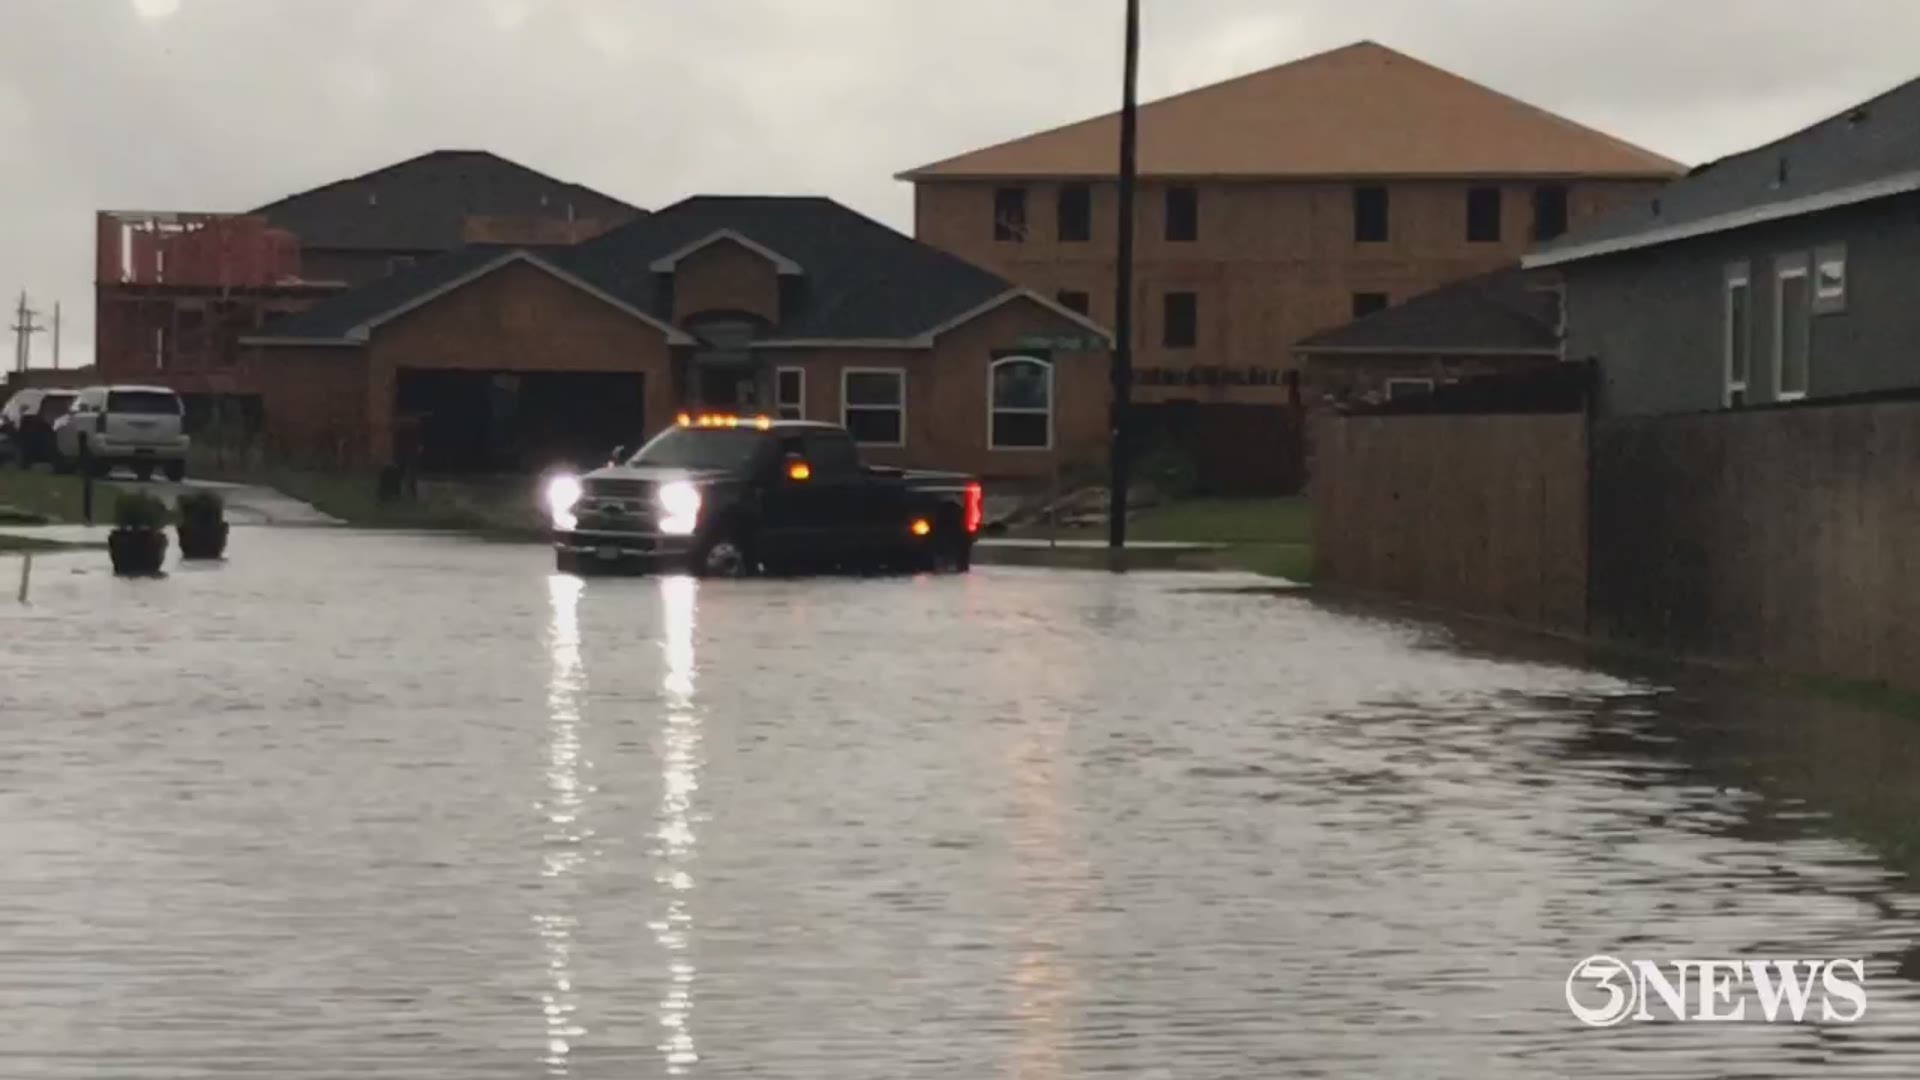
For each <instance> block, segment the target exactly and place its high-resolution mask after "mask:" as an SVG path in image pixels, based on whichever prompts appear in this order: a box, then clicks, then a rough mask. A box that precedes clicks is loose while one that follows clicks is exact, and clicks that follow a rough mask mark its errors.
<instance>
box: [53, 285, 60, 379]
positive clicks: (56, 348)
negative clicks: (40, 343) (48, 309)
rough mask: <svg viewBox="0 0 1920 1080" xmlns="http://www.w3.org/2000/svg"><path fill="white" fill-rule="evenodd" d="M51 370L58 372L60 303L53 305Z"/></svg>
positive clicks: (55, 302) (56, 302)
mask: <svg viewBox="0 0 1920 1080" xmlns="http://www.w3.org/2000/svg"><path fill="white" fill-rule="evenodd" d="M53 370H55V371H59V370H60V302H59V301H57V300H56V301H54V304H53Z"/></svg>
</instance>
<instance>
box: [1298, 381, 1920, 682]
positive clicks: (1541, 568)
mask: <svg viewBox="0 0 1920 1080" xmlns="http://www.w3.org/2000/svg"><path fill="white" fill-rule="evenodd" d="M1316 457H1317V461H1316V468H1315V474H1314V479H1313V500H1314V509H1315V516H1316V522H1315V562H1316V573H1317V575H1318V576H1319V578H1320V580H1322V581H1325V582H1327V583H1329V584H1333V585H1338V586H1344V587H1348V588H1352V589H1355V590H1358V591H1364V592H1372V593H1380V594H1385V595H1390V596H1394V597H1398V598H1400V599H1404V600H1409V601H1413V602H1415V603H1421V604H1429V605H1433V606H1436V607H1444V608H1449V609H1452V610H1456V611H1462V612H1468V613H1472V614H1479V615H1492V616H1498V617H1502V618H1507V619H1513V620H1517V621H1521V622H1526V623H1530V624H1533V625H1536V626H1542V627H1548V628H1552V629H1556V630H1572V631H1586V632H1591V633H1593V634H1594V635H1596V636H1600V637H1605V638H1610V639H1614V640H1617V641H1622V642H1629V643H1632V644H1634V645H1637V646H1640V647H1643V648H1649V649H1656V650H1659V651H1661V652H1664V653H1668V654H1671V655H1675V656H1685V657H1695V658H1706V659H1713V660H1724V661H1734V662H1741V663H1751V664H1760V665H1765V666H1767V667H1771V668H1776V669H1778V670H1782V671H1791V672H1799V673H1803V674H1811V675H1829V676H1838V677H1843V678H1855V679H1871V680H1884V681H1886V682H1888V683H1891V684H1894V685H1897V686H1904V687H1909V688H1914V689H1920V403H1916V402H1896V403H1873V404H1861V403H1850V404H1834V405H1824V406H1823V405H1817V404H1816V405H1803V406H1798V407H1792V408H1779V409H1756V410H1751V411H1741V412H1721V413H1706V414H1695V415H1687V416H1664V417H1619V418H1611V419H1605V420H1599V421H1596V422H1594V423H1593V424H1592V425H1591V429H1590V433H1589V426H1588V422H1587V420H1586V418H1585V417H1583V416H1581V415H1579V414H1567V415H1546V416H1487V415H1477V416H1476V415H1465V416H1379V417H1360V418H1356V417H1347V418H1337V419H1329V420H1326V421H1324V422H1323V423H1322V426H1321V427H1320V428H1319V429H1318V430H1317V432H1316ZM1589 540H1591V542H1590V543H1589Z"/></svg>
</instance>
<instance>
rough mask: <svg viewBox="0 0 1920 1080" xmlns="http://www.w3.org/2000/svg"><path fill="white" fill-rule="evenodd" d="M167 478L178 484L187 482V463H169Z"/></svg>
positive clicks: (182, 461)
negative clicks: (183, 481)
mask: <svg viewBox="0 0 1920 1080" xmlns="http://www.w3.org/2000/svg"><path fill="white" fill-rule="evenodd" d="M166 477H167V479H169V480H171V481H173V482H174V483H176V484H177V483H179V482H180V481H182V480H185V479H186V478H187V463H186V462H185V461H184V460H181V461H169V462H167V464H166Z"/></svg>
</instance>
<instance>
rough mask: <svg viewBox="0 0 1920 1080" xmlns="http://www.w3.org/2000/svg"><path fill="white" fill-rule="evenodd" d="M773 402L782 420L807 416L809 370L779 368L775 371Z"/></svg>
mask: <svg viewBox="0 0 1920 1080" xmlns="http://www.w3.org/2000/svg"><path fill="white" fill-rule="evenodd" d="M773 404H774V408H775V410H776V411H777V412H778V413H779V414H780V419H782V420H805V419H806V418H807V370H806V369H805V368H797V367H783V368H778V369H776V370H775V371H774V373H773Z"/></svg>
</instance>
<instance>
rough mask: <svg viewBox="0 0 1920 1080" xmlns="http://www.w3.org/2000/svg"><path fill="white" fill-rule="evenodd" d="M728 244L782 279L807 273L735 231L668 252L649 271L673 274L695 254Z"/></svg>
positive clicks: (710, 234) (768, 248)
mask: <svg viewBox="0 0 1920 1080" xmlns="http://www.w3.org/2000/svg"><path fill="white" fill-rule="evenodd" d="M728 243H730V244H737V245H739V246H740V247H743V248H746V249H747V250H748V251H751V252H753V253H754V254H755V255H758V256H760V257H761V258H763V259H765V260H767V261H768V262H770V263H772V264H773V269H774V272H775V273H778V274H779V275H781V276H782V277H795V276H798V275H800V274H804V273H806V270H805V269H803V268H802V267H801V266H800V264H799V263H797V262H794V261H793V260H792V259H789V258H787V257H786V256H785V255H782V254H780V253H779V252H777V251H775V250H773V249H772V248H770V247H767V246H766V245H765V244H762V243H759V242H757V241H755V240H754V239H753V238H752V237H748V236H742V235H740V234H739V233H738V232H736V231H735V230H733V229H721V230H719V231H717V232H713V233H709V234H708V235H706V236H703V237H701V238H700V239H698V240H695V241H694V242H692V243H690V244H686V245H684V246H682V247H680V248H678V249H677V250H674V251H671V252H668V253H667V254H665V255H662V256H661V257H659V258H658V259H655V260H653V262H652V263H651V264H650V265H649V269H651V270H652V271H653V272H654V273H656V274H671V273H673V271H674V270H675V268H677V267H678V266H679V265H680V263H681V262H682V261H683V260H685V259H687V258H689V257H691V256H693V255H694V254H696V253H698V252H701V251H705V250H706V249H707V248H710V247H712V246H713V245H715V244H728Z"/></svg>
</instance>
